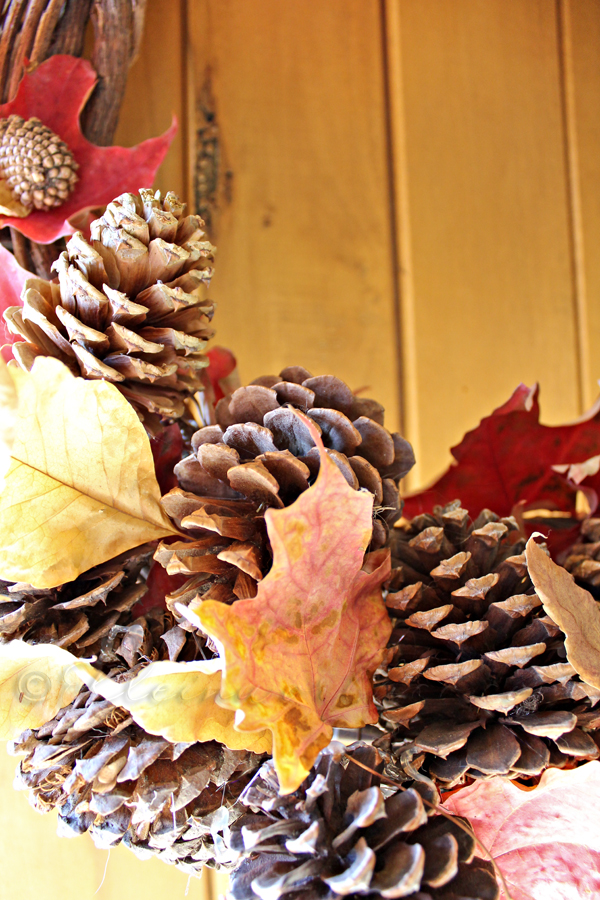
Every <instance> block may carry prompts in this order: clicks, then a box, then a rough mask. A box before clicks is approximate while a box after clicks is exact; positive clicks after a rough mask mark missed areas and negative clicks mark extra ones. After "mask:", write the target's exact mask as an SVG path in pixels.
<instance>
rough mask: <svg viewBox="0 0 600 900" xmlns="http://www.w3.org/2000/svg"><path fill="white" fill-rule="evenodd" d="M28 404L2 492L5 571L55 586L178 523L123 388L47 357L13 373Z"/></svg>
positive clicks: (1, 569)
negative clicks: (163, 499) (163, 500)
mask: <svg viewBox="0 0 600 900" xmlns="http://www.w3.org/2000/svg"><path fill="white" fill-rule="evenodd" d="M14 377H15V382H16V386H17V392H18V398H19V407H18V414H17V423H16V429H15V439H14V445H13V453H12V455H13V459H12V462H11V465H10V468H9V471H8V473H7V475H6V480H5V485H4V489H3V491H2V494H1V495H0V577H2V578H3V579H5V580H7V581H26V582H28V583H29V584H32V585H34V586H35V587H40V588H49V587H55V586H57V585H59V584H64V583H65V582H67V581H72V580H73V579H74V578H76V577H77V576H78V575H79V574H80V573H81V572H85V571H86V570H87V569H90V568H91V567H92V566H95V565H98V564H99V563H102V562H105V561H106V560H108V559H110V558H111V557H113V556H116V555H117V554H118V553H122V552H124V551H125V550H129V549H131V548H132V547H137V546H139V545H140V544H143V543H145V542H146V541H150V540H154V539H157V538H160V537H163V536H165V535H169V534H177V533H178V532H177V531H176V529H175V528H174V526H173V525H172V523H171V522H170V521H169V519H168V518H167V517H166V516H165V514H164V512H163V510H162V508H161V506H160V489H159V487H158V483H157V481H156V476H155V474H154V463H153V460H152V453H151V450H150V442H149V440H148V438H147V436H146V433H145V431H144V428H143V426H142V425H141V423H140V421H139V419H138V417H137V415H136V413H135V412H134V410H133V408H132V407H131V406H130V405H129V403H128V402H127V401H126V400H125V398H124V397H123V395H122V394H121V393H120V392H119V391H118V390H117V388H115V387H114V385H112V384H109V383H108V382H105V381H85V380H84V379H83V378H75V377H74V376H73V375H72V374H71V373H70V372H69V370H68V369H67V368H66V366H64V365H63V364H62V363H61V362H59V361H58V360H56V359H50V358H45V357H40V358H38V359H37V360H36V361H35V363H34V366H33V369H32V371H31V372H24V371H22V370H20V369H17V370H15V372H14Z"/></svg>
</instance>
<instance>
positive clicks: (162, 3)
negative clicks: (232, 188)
mask: <svg viewBox="0 0 600 900" xmlns="http://www.w3.org/2000/svg"><path fill="white" fill-rule="evenodd" d="M182 47H183V36H182V6H181V4H179V3H177V2H175V0H148V2H147V6H146V23H145V27H144V33H143V37H142V42H141V46H140V53H139V56H138V58H137V60H136V62H134V64H133V65H132V67H131V69H130V70H129V78H128V81H127V88H126V90H125V97H124V99H123V104H122V106H121V113H120V116H119V125H118V127H117V131H116V134H115V139H114V143H115V144H120V145H122V146H125V147H130V146H133V145H134V144H139V143H140V141H144V140H146V138H150V137H156V135H158V134H161V133H162V132H163V131H166V129H167V128H168V127H169V125H170V124H171V118H172V116H173V115H176V116H177V119H178V121H179V131H178V133H177V135H176V137H175V140H174V141H173V143H172V144H171V147H170V149H169V152H168V153H167V156H166V158H165V161H164V162H163V164H162V166H161V167H160V169H159V170H158V174H157V177H156V181H155V186H156V187H157V188H159V189H160V190H162V191H169V190H170V191H175V192H176V193H178V194H179V195H180V196H181V197H182V198H185V199H186V201H187V200H188V197H187V187H186V181H185V173H186V167H187V162H186V158H185V152H186V148H185V140H184V134H185V89H184V87H185V86H184V83H183V72H184V63H183V61H182ZM147 186H148V185H140V187H147Z"/></svg>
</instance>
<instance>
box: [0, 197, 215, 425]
mask: <svg viewBox="0 0 600 900" xmlns="http://www.w3.org/2000/svg"><path fill="white" fill-rule="evenodd" d="M183 212H184V204H183V203H181V201H180V200H179V198H178V197H177V196H176V195H175V194H174V193H172V192H169V193H167V194H166V195H165V197H164V198H162V197H161V194H160V192H159V191H157V192H156V193H154V192H153V191H151V190H146V189H143V190H141V191H140V192H139V194H136V195H134V194H122V195H121V196H120V197H118V198H117V199H116V200H113V201H112V203H109V205H108V207H107V208H106V211H105V213H104V215H103V216H102V217H101V218H100V219H97V220H96V221H95V222H92V225H91V243H88V242H87V241H86V240H85V239H84V237H83V235H82V234H81V232H76V233H75V234H74V235H73V237H72V238H71V239H70V240H69V242H68V244H67V249H66V251H64V252H63V253H61V255H60V257H59V259H58V260H57V261H56V263H55V264H54V268H55V270H56V272H57V274H58V282H59V283H58V285H57V284H53V283H49V282H45V281H42V280H41V279H35V278H34V279H31V280H29V281H28V282H27V283H26V286H25V291H24V298H23V306H22V307H16V306H13V307H10V308H9V309H7V310H6V312H5V314H4V316H5V319H6V322H7V325H8V327H9V329H10V330H11V331H12V332H13V333H14V334H17V335H19V336H20V337H22V338H24V342H19V343H15V344H13V354H14V356H15V358H16V360H17V362H18V363H19V364H20V365H21V366H22V367H23V368H24V369H27V370H29V369H30V368H31V366H32V365H33V362H34V360H35V358H36V357H37V356H53V357H57V358H58V359H60V360H61V361H62V362H64V363H65V364H66V365H67V366H68V367H69V368H70V369H71V371H72V372H73V374H75V375H83V377H84V378H92V379H106V380H107V381H109V382H112V383H114V384H115V385H116V386H117V387H118V388H119V390H120V391H121V392H122V393H123V394H124V396H125V397H126V398H127V399H128V400H129V401H130V402H131V403H132V404H133V406H134V407H135V409H136V410H137V412H138V413H139V415H140V417H141V418H142V419H143V421H144V424H145V425H146V427H147V428H148V430H150V431H156V430H157V429H158V427H159V423H160V421H161V420H165V419H166V420H173V419H178V418H180V417H181V416H183V415H184V413H185V411H186V405H185V402H184V401H185V400H186V399H188V401H189V399H190V398H191V397H192V396H193V395H194V393H195V392H197V391H199V390H201V389H202V388H203V384H204V375H203V372H202V370H203V369H204V367H205V366H207V365H208V359H207V358H206V356H205V355H204V353H203V350H204V348H205V345H206V342H207V340H208V339H209V338H210V337H212V335H213V330H212V328H211V327H210V321H211V319H212V316H213V312H214V305H213V303H212V302H211V301H210V300H208V299H207V297H206V291H207V288H208V285H209V284H210V279H211V276H212V272H213V269H212V262H213V259H214V247H213V246H212V245H211V244H210V243H209V242H208V241H207V240H206V235H205V234H204V230H203V229H204V223H203V221H202V219H201V218H200V217H199V216H195V215H189V216H184V215H183Z"/></svg>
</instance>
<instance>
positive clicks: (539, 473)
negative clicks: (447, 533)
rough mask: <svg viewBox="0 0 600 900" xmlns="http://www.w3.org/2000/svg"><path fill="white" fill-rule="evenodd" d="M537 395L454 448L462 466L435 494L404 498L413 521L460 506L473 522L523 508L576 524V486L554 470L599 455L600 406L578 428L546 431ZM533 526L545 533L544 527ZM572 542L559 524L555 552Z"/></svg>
mask: <svg viewBox="0 0 600 900" xmlns="http://www.w3.org/2000/svg"><path fill="white" fill-rule="evenodd" d="M538 393H539V391H538V389H537V387H536V388H534V389H530V388H528V387H526V386H525V385H520V386H519V387H518V388H517V389H516V391H515V392H514V394H513V395H512V397H511V398H510V399H509V400H508V402H507V403H505V404H504V405H503V406H501V407H499V408H498V409H496V410H494V412H493V413H492V414H491V415H490V416H488V417H487V418H485V419H482V420H481V422H480V424H479V425H478V426H477V428H475V429H473V431H469V432H467V434H466V435H465V436H464V438H463V439H462V441H461V442H460V444H458V445H457V446H456V447H453V448H452V455H453V456H454V458H455V460H456V463H455V464H454V465H452V466H450V468H449V469H448V470H447V471H446V472H445V473H444V474H443V475H442V476H441V478H439V479H438V480H437V481H436V482H435V483H434V484H432V485H431V486H430V487H428V488H426V489H425V490H422V491H418V492H416V493H415V494H413V495H409V496H408V497H405V507H404V515H405V516H407V517H412V516H415V515H418V514H419V513H422V512H429V511H430V510H431V509H433V507H434V506H435V505H436V504H444V503H448V502H449V501H451V500H455V499H460V501H461V503H462V505H463V506H464V507H465V508H466V509H468V510H469V511H470V512H471V513H472V514H473V515H477V514H478V513H479V511H480V510H481V509H483V508H484V507H487V508H488V509H492V510H493V511H494V512H496V513H497V514H498V515H500V516H508V515H511V513H512V512H513V511H514V510H515V508H516V507H519V509H520V510H521V511H523V510H533V509H546V510H560V511H561V512H563V513H565V516H566V517H567V523H568V517H572V518H574V517H575V502H576V493H577V485H576V484H575V483H574V482H573V481H569V480H568V478H567V477H565V475H564V474H563V473H560V472H557V471H555V470H554V469H553V466H556V465H561V464H568V465H572V464H573V463H582V462H584V461H585V460H588V459H589V458H590V457H592V456H594V454H596V453H598V450H599V448H600V403H596V405H595V406H594V407H593V408H592V409H591V410H590V411H589V412H588V413H587V414H586V415H585V416H583V417H582V418H581V419H579V420H578V421H577V422H573V423H571V424H569V425H542V424H540V421H539V415H540V409H539V403H538ZM596 482H598V483H596ZM588 486H589V488H590V491H592V490H596V491H598V488H599V487H600V479H599V478H598V477H597V476H596V477H595V478H594V477H592V476H591V477H590V478H589V480H587V481H586V482H585V487H588ZM589 496H590V497H593V495H592V494H591V493H590V494H589ZM548 524H552V520H551V519H550V520H548ZM570 524H571V525H572V524H573V522H572V521H571V522H570ZM532 527H537V528H539V527H540V522H539V521H537V522H535V523H532ZM572 538H573V535H572V533H571V532H569V533H566V532H563V533H562V534H561V533H560V530H559V528H558V525H557V526H556V528H553V532H552V535H551V541H552V544H553V549H554V550H558V549H560V548H562V547H563V546H565V544H566V545H568V543H570V542H572Z"/></svg>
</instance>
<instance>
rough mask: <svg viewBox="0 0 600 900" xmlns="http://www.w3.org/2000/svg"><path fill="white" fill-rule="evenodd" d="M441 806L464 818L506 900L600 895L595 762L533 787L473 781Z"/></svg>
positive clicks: (549, 773) (599, 768) (599, 782)
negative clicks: (487, 855) (487, 856)
mask: <svg viewBox="0 0 600 900" xmlns="http://www.w3.org/2000/svg"><path fill="white" fill-rule="evenodd" d="M444 807H445V809H447V810H448V811H449V812H451V813H454V814H455V815H459V816H466V817H467V818H468V819H469V820H470V822H471V825H472V826H473V828H474V830H475V834H476V836H477V837H478V838H479V840H480V841H481V843H482V844H483V845H484V846H485V847H486V848H487V849H488V850H489V852H490V853H491V855H492V856H493V858H494V860H495V861H496V864H497V865H498V867H499V869H500V871H501V872H502V874H503V875H504V878H505V879H506V882H507V886H508V889H509V891H510V893H511V896H512V900H579V898H584V897H589V898H590V900H591V898H592V897H600V816H599V815H598V809H599V808H600V763H599V762H588V763H585V765H583V766H580V767H579V768H577V769H568V770H565V771H563V770H561V769H547V770H546V772H544V774H543V775H542V778H541V780H540V783H539V785H538V786H537V787H536V788H534V789H533V790H523V789H520V788H518V787H517V786H516V785H515V784H513V783H512V782H511V781H508V780H507V779H505V778H499V777H497V778H491V779H490V780H489V781H476V782H475V783H474V784H472V785H470V786H469V787H466V788H464V789H463V790H460V791H457V792H456V793H455V794H453V795H452V796H451V797H450V798H449V799H448V800H447V801H446V802H445V803H444ZM480 855H483V854H480ZM501 896H502V898H503V900H505V896H506V895H504V894H503V895H501Z"/></svg>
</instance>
